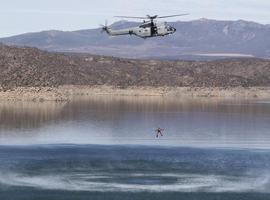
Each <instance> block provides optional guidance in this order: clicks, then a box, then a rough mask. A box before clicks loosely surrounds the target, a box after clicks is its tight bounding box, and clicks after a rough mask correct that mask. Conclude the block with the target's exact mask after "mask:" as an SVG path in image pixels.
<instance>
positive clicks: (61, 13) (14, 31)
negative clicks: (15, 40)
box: [0, 0, 270, 37]
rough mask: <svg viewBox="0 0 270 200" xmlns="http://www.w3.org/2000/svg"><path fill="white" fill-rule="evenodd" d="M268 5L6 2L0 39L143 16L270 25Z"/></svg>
mask: <svg viewBox="0 0 270 200" xmlns="http://www.w3.org/2000/svg"><path fill="white" fill-rule="evenodd" d="M269 8H270V2H269V1H266V0H259V1H258V0H249V1H245V0H228V1H226V2H224V1H223V0H216V1H212V0H204V1H199V0H189V1H187V0H170V1H166V2H164V1H162V0H155V1H153V0H148V1H146V0H136V1H135V0H130V1H128V2H127V1H124V0H112V1H110V2H109V3H108V2H107V1H105V0H99V1H91V2H90V1H87V0H77V1H75V0H71V1H69V2H66V1H64V0H57V1H53V0H47V1H46V2H44V1H42V2H37V1H34V0H24V1H19V0H10V1H6V2H3V3H1V7H0V23H1V25H2V27H1V30H0V37H8V36H12V35H18V34H22V33H28V32H37V31H43V30H62V31H72V30H80V29H92V28H97V27H98V25H99V24H102V23H104V21H105V20H106V19H108V20H109V22H110V23H113V22H115V21H118V20H119V19H117V18H114V17H113V16H114V15H131V16H144V15H146V14H151V15H154V14H159V15H170V14H178V13H190V15H188V16H184V17H179V18H172V19H170V21H179V20H181V21H190V20H196V19H200V18H207V19H215V20H239V19H242V20H247V21H254V22H258V23H261V24H270V13H269Z"/></svg>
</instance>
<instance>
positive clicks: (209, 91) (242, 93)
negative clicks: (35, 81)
mask: <svg viewBox="0 0 270 200" xmlns="http://www.w3.org/2000/svg"><path fill="white" fill-rule="evenodd" d="M94 95H111V96H170V97H177V98H196V97H200V98H202V97H204V98H238V99H262V100H265V99H270V87H251V88H243V87H237V88H190V87H176V88H173V87H160V88H152V87H129V88H125V89H121V88H116V87H110V86H96V87H90V86H61V87H57V88H50V87H42V88H36V87H18V88H14V89H12V90H7V91H2V90H0V101H69V100H72V99H74V98H78V97H87V96H94Z"/></svg>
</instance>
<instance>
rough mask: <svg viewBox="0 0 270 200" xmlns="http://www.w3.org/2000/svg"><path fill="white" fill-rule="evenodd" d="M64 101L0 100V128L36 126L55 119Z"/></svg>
mask: <svg viewBox="0 0 270 200" xmlns="http://www.w3.org/2000/svg"><path fill="white" fill-rule="evenodd" d="M64 105H65V104H64V103H56V102H44V103H35V102H1V103H0V119H1V120H0V128H26V129H27V128H38V127H40V126H42V124H44V123H47V122H50V121H52V120H54V119H57V116H59V113H60V112H61V111H62V108H63V106H64Z"/></svg>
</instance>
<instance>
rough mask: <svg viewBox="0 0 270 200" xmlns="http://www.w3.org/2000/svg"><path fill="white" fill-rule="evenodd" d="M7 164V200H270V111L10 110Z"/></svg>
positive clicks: (190, 104)
mask: <svg viewBox="0 0 270 200" xmlns="http://www.w3.org/2000/svg"><path fill="white" fill-rule="evenodd" d="M157 127H160V128H163V129H164V136H163V137H159V138H156V135H155V129H157ZM0 163H1V164H0V199H12V200H17V199H18V200H21V199H23V200H24V199H25V200H32V199H41V200H42V199H44V200H45V199H46V200H51V199H55V200H56V199H57V200H59V199H60V200H61V199H63V200H67V199H192V200H194V199H196V200H197V199H198V200H199V199H200V200H201V199H203V200H204V199H205V200H209V199H210V200H211V199H221V200H223V199H252V200H253V199H269V198H270V193H269V191H270V190H269V189H270V101H269V102H268V101H256V100H245V101H243V100H242V101H240V100H214V99H185V100H179V99H176V98H161V97H111V96H99V97H98V96H97V97H92V98H85V99H77V100H76V99H75V100H73V101H71V102H43V103H34V102H32V103H30V102H28V103H27V102H16V103H15V102H1V103H0Z"/></svg>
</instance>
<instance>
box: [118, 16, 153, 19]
mask: <svg viewBox="0 0 270 200" xmlns="http://www.w3.org/2000/svg"><path fill="white" fill-rule="evenodd" d="M114 17H118V18H129V19H148V17H132V16H114Z"/></svg>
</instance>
